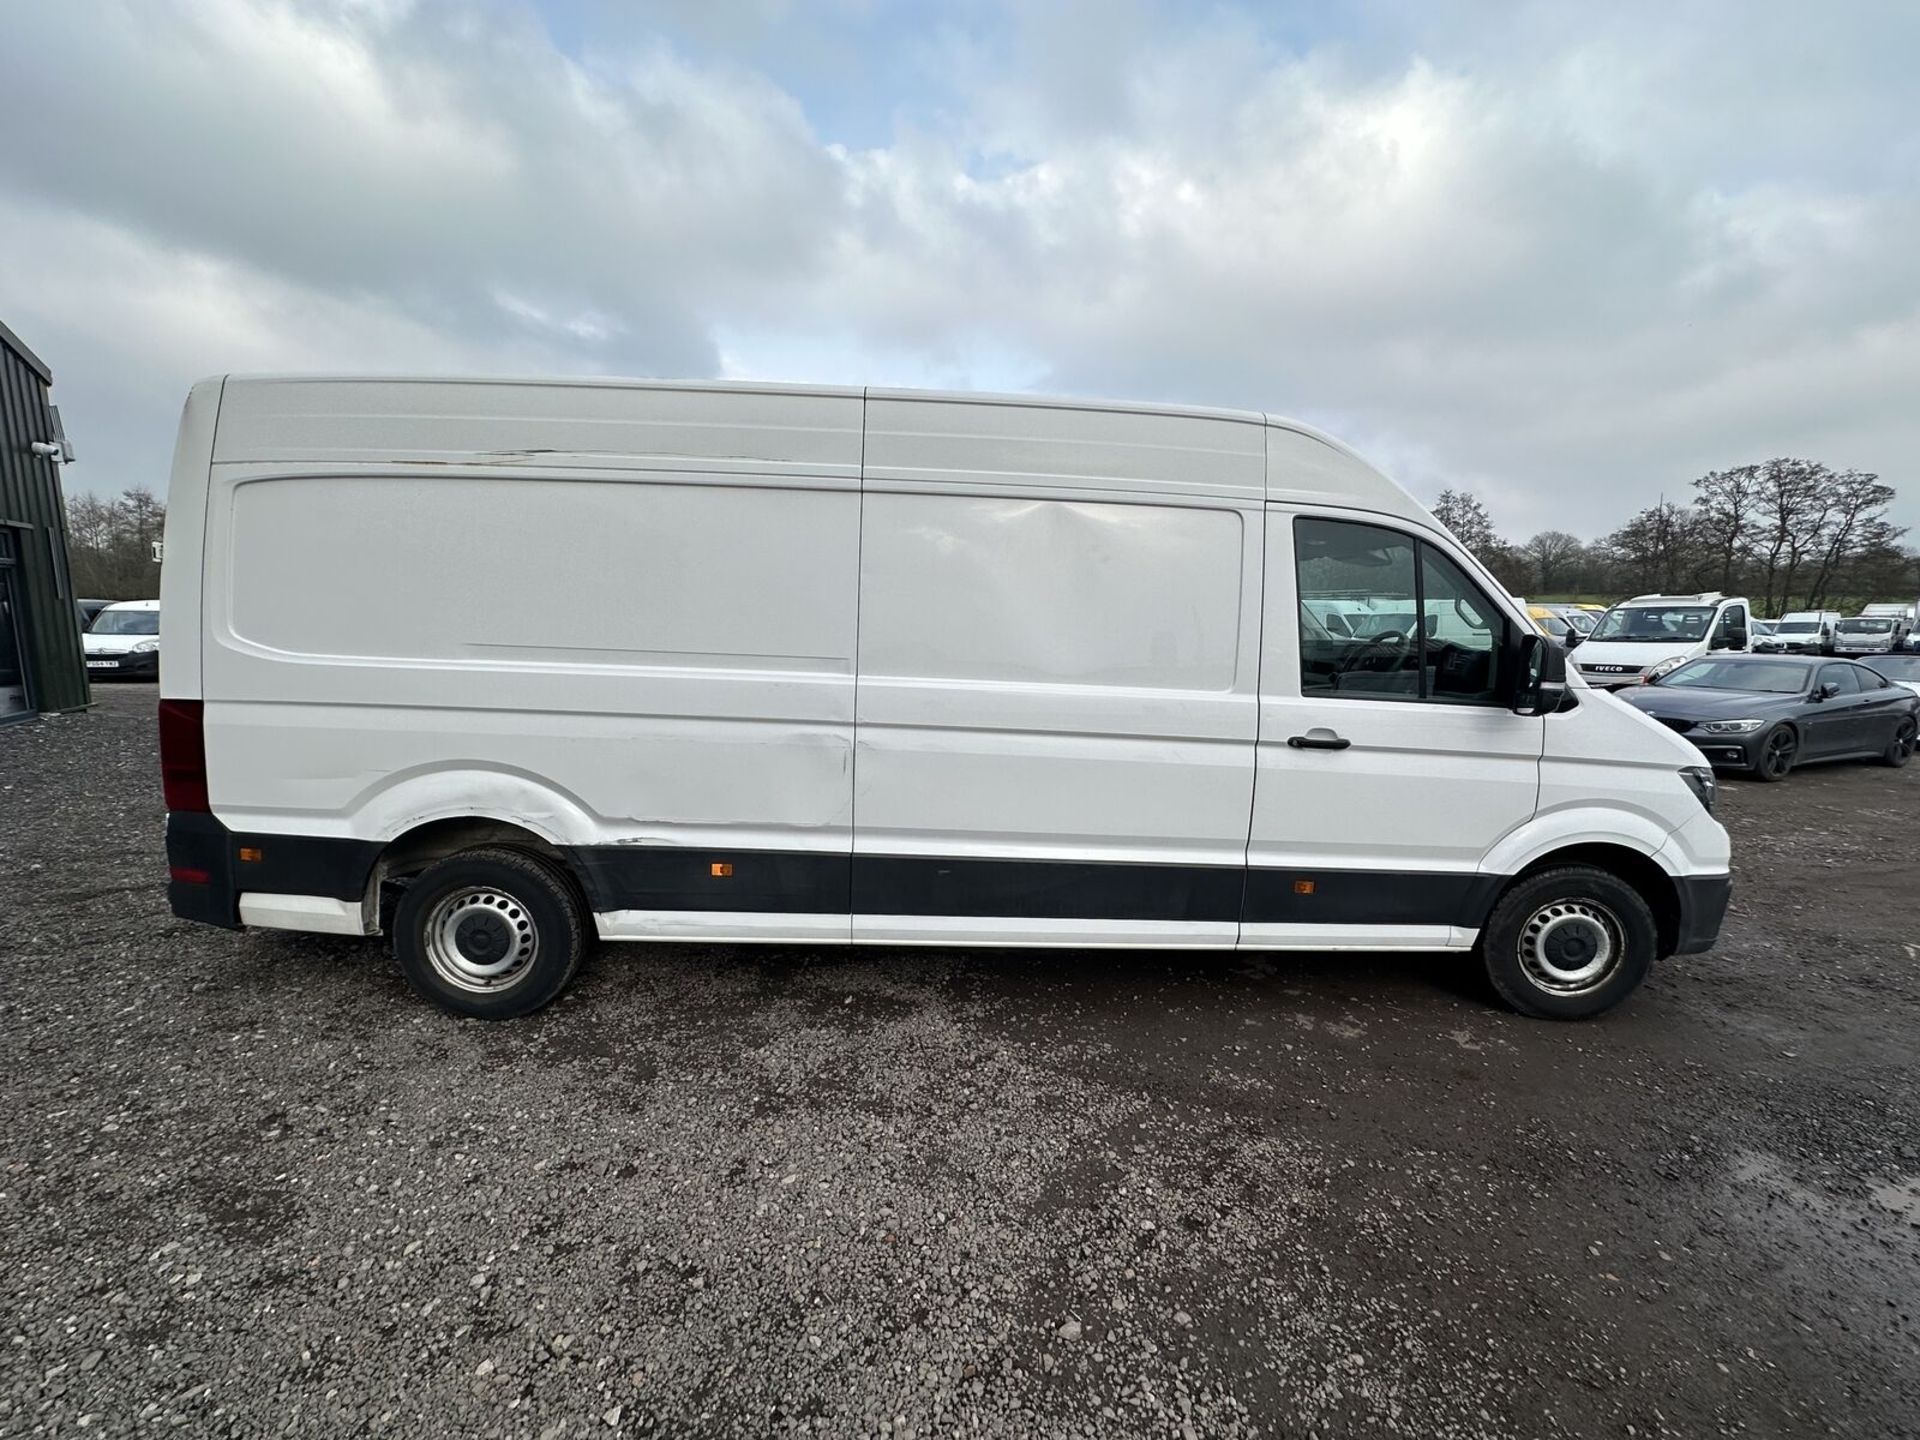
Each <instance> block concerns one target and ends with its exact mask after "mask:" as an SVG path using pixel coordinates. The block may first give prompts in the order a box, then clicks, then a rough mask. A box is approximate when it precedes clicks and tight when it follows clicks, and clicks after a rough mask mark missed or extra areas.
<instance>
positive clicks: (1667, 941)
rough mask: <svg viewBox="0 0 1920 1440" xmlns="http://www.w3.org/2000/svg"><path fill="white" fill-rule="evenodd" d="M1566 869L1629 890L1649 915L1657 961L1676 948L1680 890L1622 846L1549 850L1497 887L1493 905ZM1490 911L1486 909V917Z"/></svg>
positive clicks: (1645, 857)
mask: <svg viewBox="0 0 1920 1440" xmlns="http://www.w3.org/2000/svg"><path fill="white" fill-rule="evenodd" d="M1568 865H1591V866H1592V867H1593V868H1594V869H1596V870H1605V871H1607V872H1608V873H1609V874H1612V875H1614V876H1616V877H1618V878H1619V879H1620V880H1622V881H1624V882H1625V883H1626V884H1628V885H1630V886H1632V887H1633V889H1634V890H1635V891H1636V892H1638V894H1639V896H1640V898H1641V899H1642V900H1644V901H1646V902H1647V908H1648V909H1649V910H1651V911H1652V912H1653V923H1654V927H1655V929H1656V930H1657V931H1658V932H1659V936H1660V948H1659V952H1658V954H1659V958H1660V959H1662V960H1665V959H1667V958H1668V957H1669V956H1671V955H1672V954H1673V953H1674V952H1675V951H1676V950H1678V949H1679V948H1680V887H1679V886H1678V885H1676V884H1675V883H1674V879H1673V877H1672V876H1671V875H1669V874H1668V873H1667V872H1666V871H1665V870H1662V869H1661V868H1660V865H1659V862H1658V861H1656V860H1654V858H1653V857H1652V856H1650V855H1644V854H1642V853H1641V852H1640V851H1638V850H1630V849H1628V848H1627V847H1626V846H1624V845H1568V846H1565V847H1563V848H1562V849H1559V850H1550V851H1548V852H1547V853H1546V854H1545V855H1542V856H1541V857H1540V858H1539V859H1537V860H1535V861H1533V862H1532V863H1531V864H1529V865H1528V866H1527V867H1526V869H1524V870H1522V871H1521V872H1520V873H1519V874H1518V875H1515V876H1514V877H1513V878H1512V879H1511V880H1509V881H1508V882H1507V883H1506V884H1505V885H1503V886H1501V887H1500V892H1499V894H1497V895H1495V896H1494V899H1493V904H1494V905H1498V904H1499V903H1500V901H1501V900H1502V899H1504V898H1505V896H1506V894H1507V892H1508V891H1509V890H1511V889H1513V888H1514V886H1516V885H1518V884H1519V883H1520V882H1521V881H1523V880H1527V879H1530V878H1532V877H1533V876H1535V875H1538V874H1540V873H1541V872H1542V871H1546V870H1558V869H1561V868H1563V867H1565V866H1568ZM1492 910H1493V906H1491V905H1490V906H1489V907H1488V913H1489V914H1491V913H1492Z"/></svg>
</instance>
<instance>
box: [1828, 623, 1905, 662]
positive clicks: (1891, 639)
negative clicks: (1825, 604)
mask: <svg viewBox="0 0 1920 1440" xmlns="http://www.w3.org/2000/svg"><path fill="white" fill-rule="evenodd" d="M1906 648H1907V622H1906V621H1904V620H1902V619H1900V618H1898V617H1897V616H1893V615H1855V616H1851V617H1849V618H1848V619H1845V620H1842V621H1840V623H1839V624H1837V625H1835V626H1834V627H1833V653H1834V654H1836V655H1855V656H1858V655H1886V654H1890V653H1892V652H1894V651H1897V650H1904V649H1906Z"/></svg>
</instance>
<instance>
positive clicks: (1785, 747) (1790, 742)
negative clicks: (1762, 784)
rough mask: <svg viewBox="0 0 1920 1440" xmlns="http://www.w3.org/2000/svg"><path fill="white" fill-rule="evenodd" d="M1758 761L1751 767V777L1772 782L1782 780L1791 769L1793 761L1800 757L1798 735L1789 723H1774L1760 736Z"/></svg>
mask: <svg viewBox="0 0 1920 1440" xmlns="http://www.w3.org/2000/svg"><path fill="white" fill-rule="evenodd" d="M1759 757H1760V758H1759V763H1758V764H1756V765H1755V766H1754V767H1753V778H1754V779H1756V780H1764V781H1766V782H1767V783H1768V784H1770V785H1771V784H1774V783H1776V782H1778V781H1781V780H1784V779H1786V778H1787V776H1788V775H1789V774H1791V773H1792V771H1793V762H1794V761H1796V760H1798V759H1799V758H1800V737H1799V735H1798V734H1796V733H1795V732H1794V728H1793V727H1792V726H1791V725H1776V726H1774V727H1773V729H1771V730H1769V731H1768V732H1767V733H1766V734H1764V735H1762V736H1761V737H1760V751H1759Z"/></svg>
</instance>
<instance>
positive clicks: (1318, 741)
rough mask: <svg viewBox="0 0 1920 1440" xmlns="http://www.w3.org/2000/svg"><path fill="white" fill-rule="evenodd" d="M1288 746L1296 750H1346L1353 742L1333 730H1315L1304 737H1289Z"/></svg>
mask: <svg viewBox="0 0 1920 1440" xmlns="http://www.w3.org/2000/svg"><path fill="white" fill-rule="evenodd" d="M1287 744H1289V745H1291V746H1292V747H1293V748H1294V749H1296V750H1344V749H1346V748H1347V747H1348V746H1349V745H1351V744H1353V742H1352V741H1351V740H1348V739H1346V738H1345V737H1344V736H1340V735H1336V734H1334V733H1333V732H1332V731H1331V730H1318V729H1315V730H1309V731H1308V732H1307V733H1306V734H1304V735H1289V736H1288V737H1287Z"/></svg>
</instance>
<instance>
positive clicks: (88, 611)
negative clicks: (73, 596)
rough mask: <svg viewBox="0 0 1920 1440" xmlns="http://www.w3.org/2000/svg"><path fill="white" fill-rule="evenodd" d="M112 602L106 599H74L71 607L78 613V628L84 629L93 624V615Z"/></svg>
mask: <svg viewBox="0 0 1920 1440" xmlns="http://www.w3.org/2000/svg"><path fill="white" fill-rule="evenodd" d="M111 603H112V602H111V601H108V600H76V601H74V602H73V608H74V609H75V610H77V611H78V612H79V613H80V628H81V629H82V630H83V631H84V630H85V629H86V628H87V627H88V626H89V625H91V624H93V617H94V616H96V615H98V614H99V613H100V612H101V611H102V610H104V609H106V608H107V606H108V605H110V604H111Z"/></svg>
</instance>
